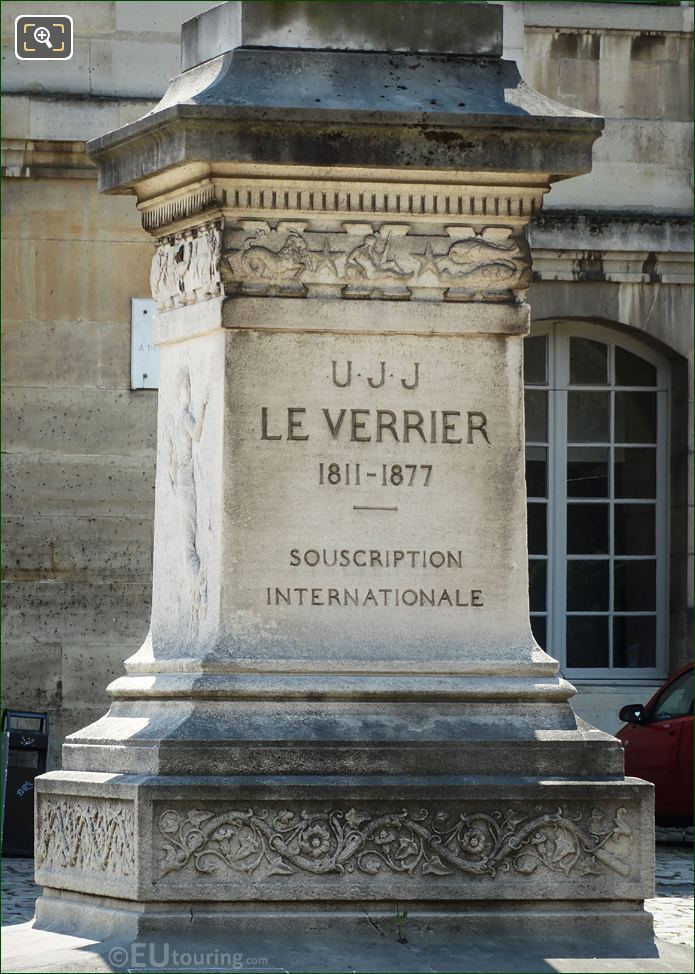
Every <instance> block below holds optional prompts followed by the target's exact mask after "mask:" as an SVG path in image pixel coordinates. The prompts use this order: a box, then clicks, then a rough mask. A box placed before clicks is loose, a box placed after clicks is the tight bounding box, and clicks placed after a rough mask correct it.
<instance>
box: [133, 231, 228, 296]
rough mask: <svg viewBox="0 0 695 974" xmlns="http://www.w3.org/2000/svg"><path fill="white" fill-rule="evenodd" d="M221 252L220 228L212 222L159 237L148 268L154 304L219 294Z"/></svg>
mask: <svg viewBox="0 0 695 974" xmlns="http://www.w3.org/2000/svg"><path fill="white" fill-rule="evenodd" d="M221 252H222V235H221V230H220V227H219V226H217V225H216V224H212V223H210V224H207V225H205V226H201V227H198V228H197V229H195V230H186V231H185V232H183V233H179V234H176V235H175V236H173V237H168V238H166V239H165V240H163V241H162V242H161V243H160V245H159V246H158V247H157V250H156V251H155V254H154V257H153V259H152V269H151V272H150V287H151V290H152V297H153V298H154V299H155V301H156V302H157V307H158V308H159V309H160V310H164V309H166V308H173V307H178V306H180V305H185V304H193V303H194V302H195V301H202V300H205V299H206V298H211V297H215V296H216V295H218V294H220V293H221V278H220V255H221Z"/></svg>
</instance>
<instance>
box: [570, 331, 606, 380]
mask: <svg viewBox="0 0 695 974" xmlns="http://www.w3.org/2000/svg"><path fill="white" fill-rule="evenodd" d="M607 382H608V346H607V345H604V344H603V342H592V341H591V340H590V339H588V338H570V385H573V386H575V385H579V386H596V385H605V384H606V383H607Z"/></svg>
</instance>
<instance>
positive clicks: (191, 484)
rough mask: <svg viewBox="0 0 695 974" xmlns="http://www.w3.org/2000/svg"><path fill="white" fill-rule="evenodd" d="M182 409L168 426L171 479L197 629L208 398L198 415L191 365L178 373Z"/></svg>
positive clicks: (202, 605)
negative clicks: (201, 455) (200, 479)
mask: <svg viewBox="0 0 695 974" xmlns="http://www.w3.org/2000/svg"><path fill="white" fill-rule="evenodd" d="M175 388H176V398H177V400H178V403H179V406H178V409H177V411H176V413H175V415H174V416H173V417H171V420H170V422H169V424H168V427H167V448H168V467H167V469H168V473H169V482H170V484H171V487H172V489H173V491H174V494H175V495H176V499H177V502H178V509H179V515H180V530H181V542H182V545H183V554H184V561H185V565H186V573H187V575H188V578H189V581H190V585H191V595H192V618H191V626H192V629H193V630H194V631H195V630H196V629H197V625H198V622H199V620H200V618H202V616H203V615H204V614H205V610H206V606H207V575H206V570H205V566H204V565H203V563H202V558H201V550H200V544H199V540H198V533H199V532H198V496H197V484H196V472H195V464H194V449H193V448H194V444H197V443H199V442H200V437H201V435H202V432H203V423H204V421H205V411H206V409H207V399H205V400H204V401H203V403H202V404H201V407H200V410H199V411H198V416H197V418H196V416H194V414H193V412H192V411H191V377H190V372H189V369H188V367H187V366H184V367H183V368H182V369H180V370H179V372H178V373H177V376H176V386H175Z"/></svg>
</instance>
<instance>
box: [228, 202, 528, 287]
mask: <svg viewBox="0 0 695 974" xmlns="http://www.w3.org/2000/svg"><path fill="white" fill-rule="evenodd" d="M241 227H242V234H241V236H239V238H238V243H235V244H234V249H233V250H232V251H231V252H228V253H226V254H225V257H224V263H225V275H224V276H225V279H226V280H227V282H228V287H231V289H232V290H234V289H235V288H236V289H237V290H239V291H241V292H242V293H262V294H294V295H299V296H306V295H310V294H312V293H325V294H333V295H334V296H342V297H348V298H349V297H381V298H393V299H399V300H402V299H404V298H405V299H412V298H418V297H421V296H422V297H429V298H431V297H432V296H440V297H443V298H445V299H449V300H460V301H479V300H485V301H518V300H521V299H522V298H523V295H524V293H525V291H526V289H527V288H528V285H529V282H530V266H531V262H530V251H529V248H528V245H527V243H526V240H525V238H524V237H523V236H521V235H519V234H518V232H515V231H514V228H512V227H509V226H506V227H504V226H502V227H499V226H490V227H483V228H482V229H481V228H475V227H472V226H449V227H445V228H444V230H445V233H446V236H442V235H433V234H426V233H423V232H422V231H418V232H414V230H415V228H414V227H412V226H411V225H410V224H402V223H383V224H378V225H376V226H375V225H373V224H370V223H343V224H342V226H341V229H340V231H337V232H326V231H315V230H312V229H311V228H310V225H309V224H308V223H307V222H306V221H300V220H296V221H288V220H286V221H279V222H278V223H277V224H276V225H275V226H274V227H272V226H271V225H270V223H268V222H267V221H261V220H244V221H241ZM433 292H434V295H433Z"/></svg>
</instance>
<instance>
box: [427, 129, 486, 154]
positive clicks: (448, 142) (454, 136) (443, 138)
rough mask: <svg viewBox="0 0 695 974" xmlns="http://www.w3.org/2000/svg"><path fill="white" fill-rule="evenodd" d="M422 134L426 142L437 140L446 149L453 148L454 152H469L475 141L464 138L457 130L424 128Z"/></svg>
mask: <svg viewBox="0 0 695 974" xmlns="http://www.w3.org/2000/svg"><path fill="white" fill-rule="evenodd" d="M422 134H423V135H424V137H425V138H426V139H427V141H428V142H437V143H439V144H440V145H445V146H446V147H447V148H448V149H454V150H455V151H456V152H470V151H471V149H473V148H475V142H472V141H471V140H470V139H464V138H463V136H462V135H461V134H460V133H459V132H452V131H447V130H446V129H430V128H424V129H423V130H422Z"/></svg>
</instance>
